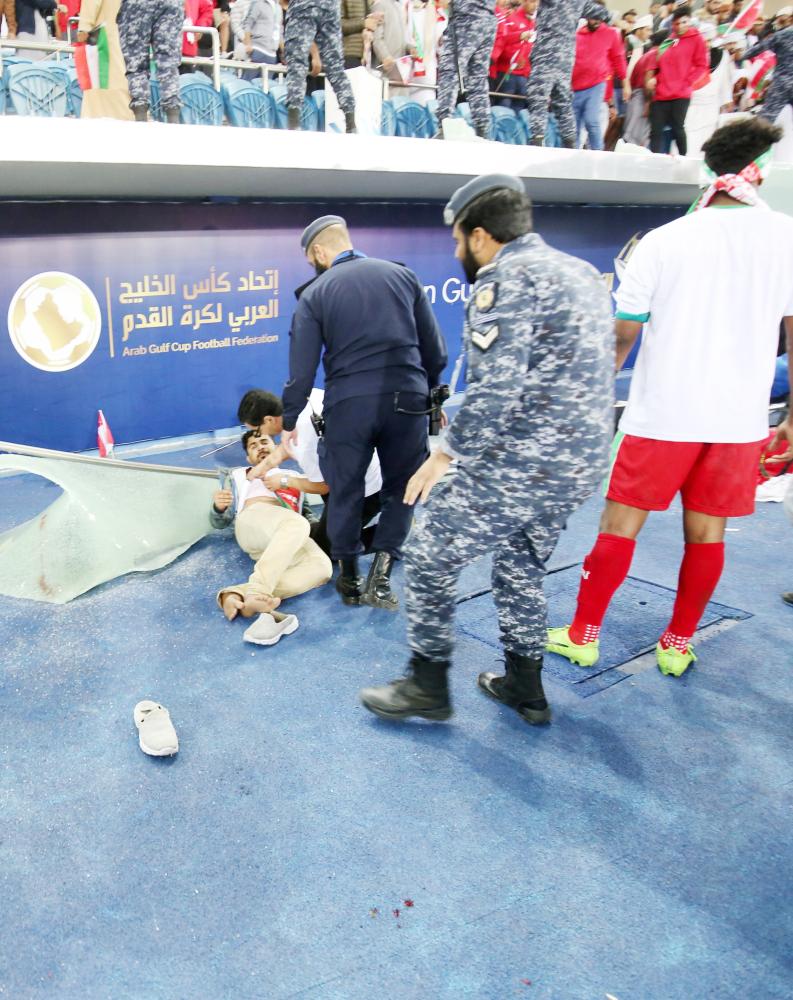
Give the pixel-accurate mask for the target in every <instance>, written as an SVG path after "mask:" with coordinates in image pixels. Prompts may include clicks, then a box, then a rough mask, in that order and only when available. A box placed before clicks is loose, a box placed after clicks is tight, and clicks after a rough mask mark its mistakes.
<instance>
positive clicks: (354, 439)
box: [319, 392, 429, 559]
mask: <svg viewBox="0 0 793 1000" xmlns="http://www.w3.org/2000/svg"><path fill="white" fill-rule="evenodd" d="M399 406H400V407H401V408H402V409H405V410H425V409H426V408H427V396H425V395H422V394H421V393H415V392H401V393H399ZM324 417H325V435H324V437H323V438H322V439H321V440H320V443H319V457H320V468H321V469H322V476H323V478H324V480H325V482H326V483H327V484H328V486H329V487H330V492H329V495H328V535H329V536H330V542H331V557H332V558H333V559H347V558H350V557H351V556H354V555H357V554H358V553H360V552H362V551H363V545H362V543H361V522H362V515H363V506H364V482H365V476H366V470H367V468H368V467H369V463H370V462H371V460H372V455H373V453H374V452H375V451H377V456H378V458H379V459H380V469H381V471H382V473H383V485H382V488H381V490H380V521H379V522H378V525H377V528H376V529H375V533H374V539H373V542H372V549H373V550H374V551H376V552H388V553H389V554H390V555H392V556H393V557H394V558H395V559H401V557H402V546H403V544H404V542H405V539H406V538H407V535H408V531H409V530H410V524H411V520H412V517H413V508H412V507H409V506H407V504H404V503H403V502H402V498H403V497H404V495H405V487H406V486H407V483H408V480H409V479H410V477H411V476H412V475H413V473H414V472H415V471H416V470H417V469H418V467H419V466H420V465H421V464H422V462H424V460H425V459H426V458H427V455H428V454H429V450H428V447H427V432H428V429H429V425H428V418H427V417H426V416H414V415H411V414H407V413H397V412H396V408H395V401H394V393H393V392H388V393H382V394H379V395H373V396H356V397H354V398H352V399H345V400H342V401H341V402H340V403H336V405H335V406H332V407H331V408H330V409H326V410H325V412H324Z"/></svg>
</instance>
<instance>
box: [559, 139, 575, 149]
mask: <svg viewBox="0 0 793 1000" xmlns="http://www.w3.org/2000/svg"><path fill="white" fill-rule="evenodd" d="M562 149H575V139H562Z"/></svg>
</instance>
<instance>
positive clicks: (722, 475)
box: [604, 433, 765, 517]
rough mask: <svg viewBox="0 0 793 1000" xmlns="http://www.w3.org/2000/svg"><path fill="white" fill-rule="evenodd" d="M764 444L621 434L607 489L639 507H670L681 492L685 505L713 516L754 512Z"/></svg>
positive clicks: (611, 497)
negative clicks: (656, 438) (664, 439)
mask: <svg viewBox="0 0 793 1000" xmlns="http://www.w3.org/2000/svg"><path fill="white" fill-rule="evenodd" d="M764 444H765V440H763V441H753V442H751V443H750V444H699V443H697V442H691V441H655V440H652V439H651V438H642V437H634V436H633V435H631V434H625V435H620V434H619V433H618V434H617V436H616V437H615V439H614V444H613V446H612V464H611V471H610V472H609V474H608V476H607V478H606V483H605V491H604V492H605V494H606V498H607V499H608V500H614V501H616V502H617V503H623V504H626V505H627V506H628V507H638V508H639V509H640V510H666V509H667V508H668V507H669V504H670V503H671V502H672V500H673V499H674V497H675V496H676V494H677V493H680V495H681V497H682V500H683V507H684V508H685V509H686V510H693V511H697V512H698V513H700V514H710V515H711V516H712V517H744V516H745V515H747V514H752V513H753V512H754V492H755V488H756V485H757V470H758V467H759V462H760V453H761V451H762V448H763V445H764Z"/></svg>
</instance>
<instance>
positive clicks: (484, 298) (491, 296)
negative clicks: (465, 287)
mask: <svg viewBox="0 0 793 1000" xmlns="http://www.w3.org/2000/svg"><path fill="white" fill-rule="evenodd" d="M474 302H475V303H476V308H477V309H478V310H479V312H487V311H488V309H492V308H493V306H494V305H495V303H496V283H495V282H494V281H491V282H490V283H489V284H487V285H482V287H481V288H480V289H479V290H478V291H477V293H476V298H475V299H474Z"/></svg>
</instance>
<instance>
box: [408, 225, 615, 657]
mask: <svg viewBox="0 0 793 1000" xmlns="http://www.w3.org/2000/svg"><path fill="white" fill-rule="evenodd" d="M613 326H614V324H613V318H612V310H611V301H610V298H609V295H608V292H607V290H606V287H605V284H604V282H603V280H602V278H601V277H600V275H599V274H598V272H597V271H596V270H595V268H593V267H592V266H591V265H590V264H587V263H586V262H584V261H582V260H579V259H577V258H575V257H570V256H568V255H567V254H564V253H561V252H560V251H558V250H554V249H553V248H551V247H549V246H548V245H547V244H546V243H545V242H544V241H543V240H542V238H541V237H540V236H538V235H537V234H536V233H529V234H527V235H526V236H521V237H519V238H518V239H516V240H513V241H512V242H511V243H508V244H507V245H506V246H505V247H504V248H503V249H502V250H501V251H500V252H499V253H498V255H497V256H496V258H495V259H494V260H493V261H492V262H491V263H490V264H488V265H487V266H486V267H483V268H481V269H480V271H479V273H478V275H477V279H476V284H475V285H474V287H473V291H472V294H471V298H470V300H469V302H468V306H467V314H466V323H465V331H464V345H465V349H466V350H467V356H468V386H467V389H466V394H465V401H464V402H463V405H462V408H461V409H460V411H459V413H458V414H457V416H456V417H455V419H454V422H453V424H452V425H451V426H450V427H449V428H448V429H447V431H446V432H445V434H444V437H443V438H442V440H441V449H442V450H443V451H444V452H446V454H449V455H452V456H453V457H454V458H456V459H457V463H456V467H455V468H454V473H453V475H452V477H451V478H450V480H449V481H448V483H447V484H446V485H445V486H443V487H442V488H441V491H440V492H439V494H438V495H436V496H433V497H431V499H430V502H429V505H428V509H427V512H426V515H425V517H424V519H423V520H422V521H421V523H420V525H419V526H418V527H417V528H416V529H415V531H414V533H413V535H412V536H411V538H410V541H409V546H408V552H407V556H406V580H407V588H406V590H407V593H406V608H407V614H408V637H409V643H410V646H411V649H412V650H413V651H414V652H416V653H419V654H421V655H422V656H424V657H426V658H427V659H430V660H447V659H449V657H450V653H451V649H452V619H453V613H454V607H455V597H456V583H457V577H458V575H459V573H460V570H461V569H462V568H463V567H464V566H465V565H467V564H468V563H470V562H473V560H475V559H477V558H479V557H480V556H482V555H484V554H485V553H486V552H489V551H492V552H493V571H492V585H493V598H494V600H495V603H496V608H497V610H498V620H499V627H500V631H501V641H502V643H503V645H504V647H505V649H507V650H510V651H512V652H514V653H518V654H520V655H522V656H530V657H541V656H542V654H543V651H544V648H545V642H546V633H545V617H546V616H545V598H544V595H543V589H542V588H543V579H544V577H545V572H546V565H547V561H548V558H549V556H550V555H551V553H552V552H553V550H554V548H555V546H556V543H557V541H558V538H559V532H560V530H561V528H562V527H563V525H564V523H565V521H566V520H567V519H568V518H569V516H570V515H571V514H572V513H573V511H574V510H576V508H578V507H579V506H580V505H581V504H582V503H583V502H584V501H585V500H586V499H587V498H588V497H589V496H591V495H592V493H593V492H594V491H595V489H596V486H597V483H598V481H599V480H600V479H601V478H602V476H603V474H604V473H605V471H606V464H607V461H606V459H607V454H608V446H609V441H610V438H611V434H612V428H613V418H612V412H613V402H614V396H613V392H614V389H613V369H614V332H613Z"/></svg>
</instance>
